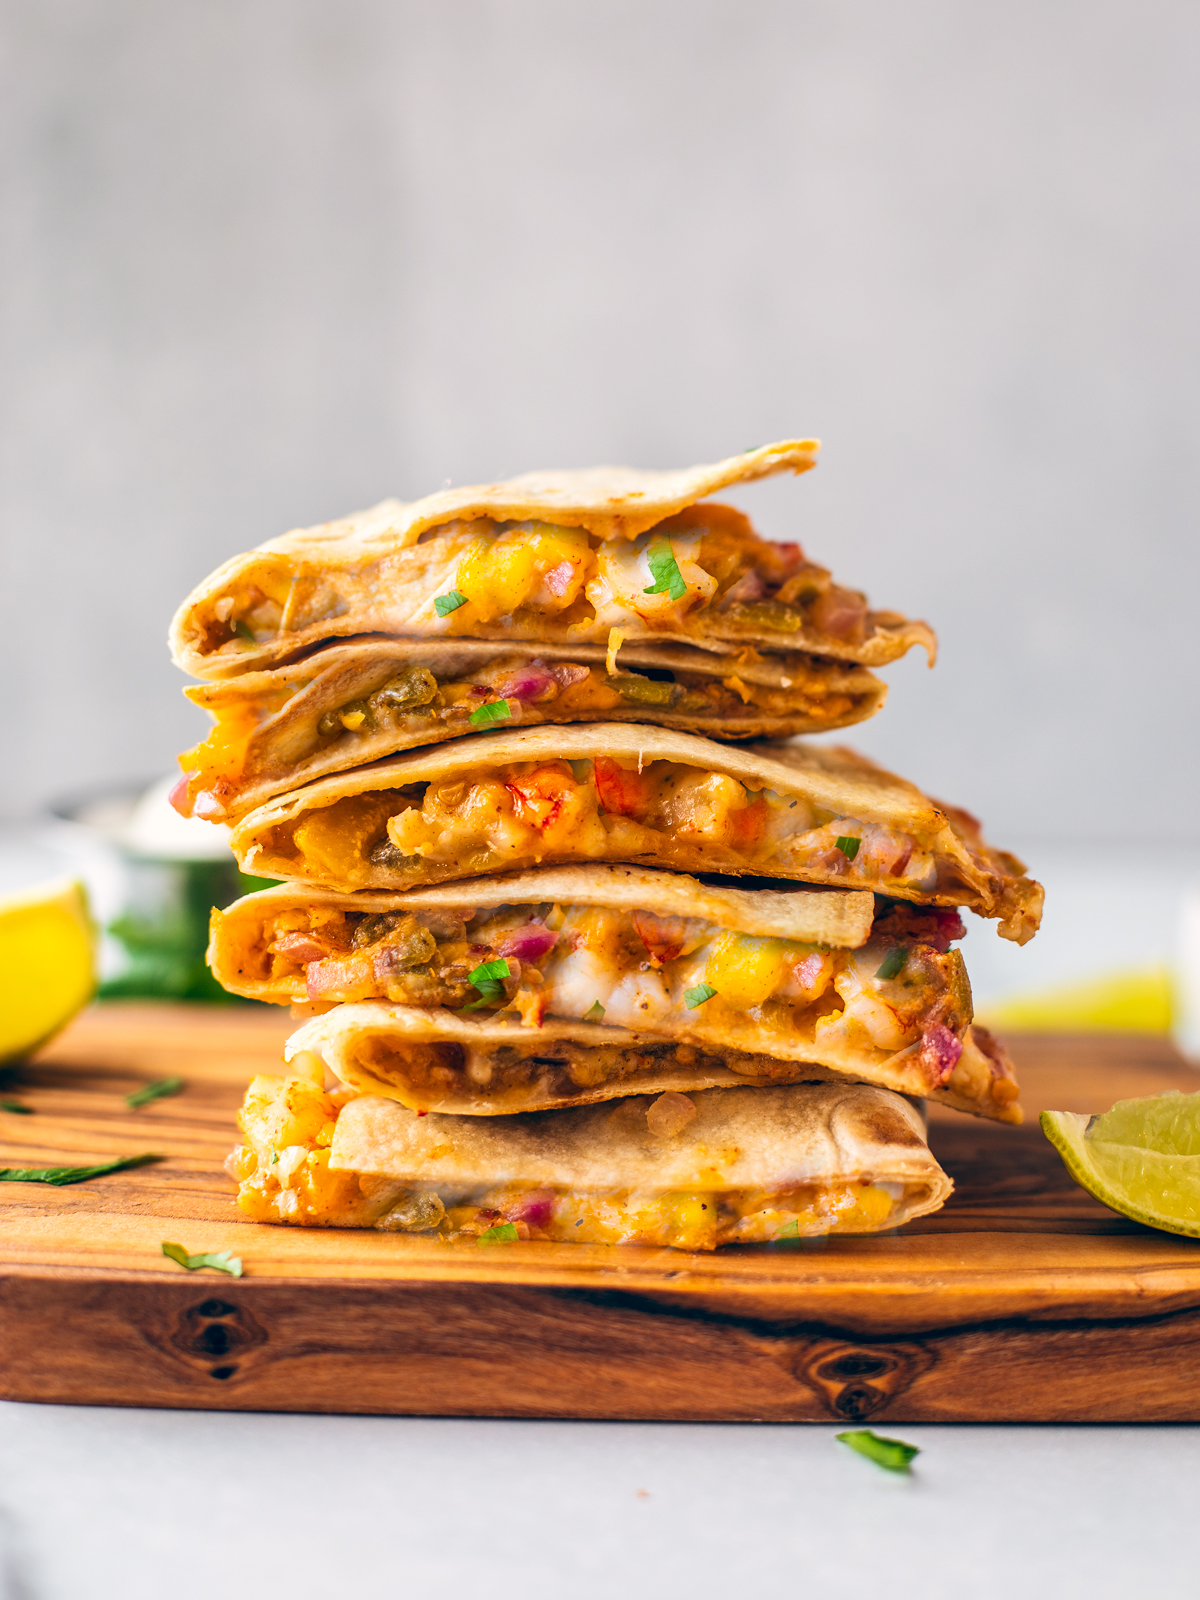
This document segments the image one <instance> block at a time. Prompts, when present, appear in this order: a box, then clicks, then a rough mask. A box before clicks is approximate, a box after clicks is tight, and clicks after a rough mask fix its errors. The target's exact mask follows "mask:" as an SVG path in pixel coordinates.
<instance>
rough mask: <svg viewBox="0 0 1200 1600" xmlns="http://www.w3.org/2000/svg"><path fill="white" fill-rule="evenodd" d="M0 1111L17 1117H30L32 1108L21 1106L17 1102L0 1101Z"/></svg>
mask: <svg viewBox="0 0 1200 1600" xmlns="http://www.w3.org/2000/svg"><path fill="white" fill-rule="evenodd" d="M0 1111H11V1112H13V1113H14V1114H15V1115H16V1116H18V1117H31V1116H32V1115H33V1107H32V1106H23V1105H22V1104H21V1102H20V1101H19V1100H0Z"/></svg>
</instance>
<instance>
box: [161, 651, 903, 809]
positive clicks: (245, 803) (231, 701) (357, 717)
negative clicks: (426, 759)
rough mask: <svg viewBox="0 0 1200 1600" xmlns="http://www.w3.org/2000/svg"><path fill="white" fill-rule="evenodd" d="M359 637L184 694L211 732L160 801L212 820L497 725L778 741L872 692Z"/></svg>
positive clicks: (858, 678) (874, 699) (654, 656)
mask: <svg viewBox="0 0 1200 1600" xmlns="http://www.w3.org/2000/svg"><path fill="white" fill-rule="evenodd" d="M613 665H614V668H615V670H613V671H610V670H609V669H608V664H607V662H606V659H605V651H604V649H603V648H602V647H601V646H600V645H576V646H574V647H572V648H569V647H567V646H566V645H532V644H528V645H527V644H510V645H497V644H496V643H495V642H492V641H486V640H479V639H458V640H451V641H449V642H447V641H444V640H436V639H409V640H399V639H380V638H373V639H360V640H354V641H353V642H351V643H348V644H335V645H327V646H326V647H325V648H323V649H320V650H317V651H316V652H315V653H314V654H312V655H309V656H306V657H305V658H304V659H303V660H301V661H298V662H295V663H294V664H293V665H292V666H288V667H276V668H274V669H273V670H271V671H266V672H247V673H243V674H242V676H241V677H238V678H227V679H224V680H222V681H220V682H217V683H203V684H196V685H194V686H192V687H190V688H188V689H185V690H184V693H185V694H186V695H187V696H188V698H189V699H190V700H192V701H194V702H195V703H196V704H197V705H200V706H203V707H204V708H205V709H206V710H208V711H209V712H211V713H212V715H213V716H214V717H215V718H216V724H217V725H216V727H215V728H213V729H212V731H211V733H210V734H209V736H208V738H207V739H205V740H204V741H203V743H201V744H199V745H197V746H196V747H195V749H193V750H189V751H187V752H186V753H185V754H184V755H182V756H180V758H179V764H180V766H181V767H182V768H183V769H184V772H185V774H186V776H185V778H184V780H183V782H182V783H181V784H180V785H179V786H178V789H177V790H176V793H175V796H174V803H175V805H176V807H177V809H178V810H180V811H181V812H182V813H183V814H184V815H185V816H191V815H194V816H200V817H204V818H206V819H207V820H209V821H212V822H225V821H229V820H231V819H235V818H237V817H241V816H244V815H245V814H246V813H247V812H248V811H252V810H253V809H254V808H255V807H256V806H260V805H263V804H264V803H265V802H266V801H268V800H270V799H273V798H274V797H275V796H276V795H278V794H285V793H287V792H288V791H289V790H292V789H296V788H299V787H300V785H301V784H304V783H310V782H312V781H313V780H314V779H316V778H323V777H325V776H327V775H328V774H329V773H331V772H342V771H344V770H346V769H347V768H349V767H359V766H363V765H364V764H365V763H367V762H370V761H377V760H379V759H381V758H382V757H384V756H389V755H392V754H394V753H395V752H396V751H398V750H410V749H412V748H414V747H415V746H417V745H426V744H438V743H441V742H442V741H443V740H446V739H455V738H459V737H461V736H463V735H466V734H477V733H482V732H488V731H491V730H494V729H495V728H497V727H515V726H517V725H521V726H525V727H528V726H536V725H538V724H544V723H564V722H597V721H619V722H628V721H629V720H630V719H631V718H635V719H636V720H637V721H639V722H647V723H652V724H654V725H656V726H658V727H663V728H680V729H684V730H687V731H690V732H693V733H704V734H710V735H712V736H713V737H714V738H717V739H721V740H727V739H728V740H740V739H779V738H786V737H789V736H790V735H792V734H796V733H819V732H822V731H824V730H827V729H831V728H843V727H847V726H849V724H851V723H853V722H861V721H863V720H864V718H866V717H870V716H873V715H874V713H875V712H876V711H878V710H879V708H880V706H881V705H882V704H883V700H884V696H885V695H886V693H887V690H886V688H885V687H884V685H883V684H882V683H881V682H880V680H879V679H878V678H877V677H875V675H874V674H873V673H871V672H868V671H867V669H866V668H865V667H859V666H854V665H852V664H851V665H847V664H845V663H843V662H837V661H821V660H819V659H817V658H816V657H815V656H806V655H800V654H797V653H792V654H789V655H772V656H761V657H760V656H759V655H758V654H757V652H756V651H753V650H751V651H747V652H746V659H745V660H743V659H742V658H741V657H737V658H735V659H734V660H733V661H731V660H730V658H729V657H727V656H716V655H713V654H712V653H711V652H708V651H704V650H694V649H692V648H690V647H689V646H687V645H660V644H641V645H626V646H625V648H624V649H623V650H622V651H621V654H620V659H619V661H617V662H614V664H613Z"/></svg>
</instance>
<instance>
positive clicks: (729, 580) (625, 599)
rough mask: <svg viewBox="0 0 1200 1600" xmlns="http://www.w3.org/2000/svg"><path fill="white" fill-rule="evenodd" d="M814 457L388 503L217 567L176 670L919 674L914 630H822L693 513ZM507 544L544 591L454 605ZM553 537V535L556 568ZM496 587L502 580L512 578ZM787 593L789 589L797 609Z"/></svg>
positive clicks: (746, 542) (879, 616) (750, 551)
mask: <svg viewBox="0 0 1200 1600" xmlns="http://www.w3.org/2000/svg"><path fill="white" fill-rule="evenodd" d="M816 448H817V447H816V444H815V442H814V441H812V440H799V441H785V442H784V443H781V444H776V445H768V446H764V447H763V448H762V449H761V450H752V451H747V452H746V453H745V454H743V455H741V456H735V457H732V458H731V459H730V460H728V461H723V462H719V463H717V464H716V465H715V466H710V467H696V468H693V469H690V470H688V471H685V472H672V473H655V472H634V471H630V470H627V469H625V468H612V467H603V468H595V469H592V470H589V471H584V472H546V473H533V474H529V475H527V476H526V477H524V478H518V479H514V480H513V481H512V482H510V483H506V484H492V485H485V486H483V487H481V488H465V489H457V490H449V491H443V492H441V493H439V494H435V495H431V496H429V497H428V498H427V499H425V500H419V501H416V502H415V503H413V504H410V505H402V504H401V503H400V502H399V501H395V500H386V501H383V502H382V503H381V504H380V505H378V506H376V507H374V508H373V509H372V510H370V511H364V512H361V513H358V514H357V515H355V516H351V517H347V518H345V519H344V520H343V521H340V522H331V523H326V524H324V525H323V526H321V527H317V528H308V529H299V530H296V531H295V532H292V533H288V534H285V535H284V536H283V537H282V538H279V539H274V540H270V541H268V543H266V544H264V545H261V546H259V548H258V549H257V550H253V551H249V552H247V553H246V554H244V555H239V556H235V557H234V558H233V559H232V560H230V561H227V562H225V563H224V565H223V566H221V567H219V568H218V569H217V571H216V572H214V573H213V574H212V575H211V576H210V577H209V578H207V579H205V581H204V582H203V583H202V584H200V585H199V586H198V587H197V588H196V589H195V590H193V592H192V593H191V594H190V595H189V596H188V598H187V600H185V601H184V603H183V605H182V607H181V608H180V610H179V611H178V612H177V614H176V616H175V619H174V622H173V623H172V627H171V648H172V652H173V655H174V659H175V661H176V663H177V664H178V665H179V666H180V667H182V668H183V669H184V671H185V672H190V673H192V674H193V675H195V676H196V677H201V678H224V677H229V676H236V675H238V674H240V673H243V672H249V671H258V670H262V669H264V668H267V667H271V666H277V665H280V664H281V663H285V662H290V661H294V660H296V659H297V658H298V657H299V656H300V655H302V654H303V653H304V652H305V651H306V650H308V649H310V648H311V647H312V646H314V645H316V644H318V643H320V642H322V641H324V640H328V639H331V638H344V637H347V636H349V635H352V634H365V633H384V634H391V635H402V636H406V637H438V638H453V637H464V636H466V637H473V638H477V639H480V638H491V639H504V640H515V639H524V640H532V641H537V642H554V643H570V644H580V643H592V644H602V645H607V644H608V642H609V639H610V634H611V632H612V630H613V629H618V630H620V632H621V633H622V634H623V635H624V637H625V638H627V639H629V640H634V639H657V640H659V641H664V640H670V641H675V642H680V643H691V644H693V645H696V646H698V647H700V648H703V649H706V650H711V651H715V652H717V653H718V654H724V655H732V654H737V653H739V652H741V651H743V650H744V649H745V648H746V646H747V645H751V646H758V647H759V648H761V649H764V650H768V651H777V652H790V651H796V650H803V651H807V652H809V653H811V654H813V655H819V656H823V657H828V658H831V659H835V660H841V661H853V662H858V663H859V664H861V665H863V666H880V665H884V664H886V663H887V662H889V661H894V660H896V659H897V658H898V657H900V656H902V655H903V654H904V653H905V652H906V651H907V650H909V649H911V648H912V647H913V646H914V645H921V646H923V647H924V648H925V650H926V652H927V654H928V655H929V658H930V660H931V661H932V659H933V654H934V651H935V648H936V640H935V638H934V635H933V633H932V631H931V630H930V628H929V627H928V625H927V624H925V623H923V622H912V621H909V620H908V619H907V618H904V617H902V616H900V615H899V614H898V613H896V612H891V611H870V610H861V606H862V604H863V603H862V602H861V597H860V601H859V602H855V604H857V605H858V606H859V609H860V611H861V615H859V616H858V618H857V620H855V621H853V622H851V621H848V620H847V618H846V616H845V615H842V614H839V616H838V617H837V618H835V617H834V615H833V613H832V612H830V613H826V612H825V611H823V610H822V609H821V602H820V600H819V599H818V596H819V595H820V594H823V593H824V592H825V591H826V590H829V586H830V583H831V579H830V575H829V573H828V572H826V571H825V570H824V569H823V568H816V567H814V566H812V565H811V563H805V561H804V558H803V555H802V553H801V552H800V550H799V547H798V546H790V547H785V546H781V545H772V544H769V543H767V542H765V541H763V540H760V539H758V538H757V536H756V535H755V534H754V532H753V529H752V528H751V527H750V524H749V523H748V522H747V520H746V519H745V517H744V516H742V514H741V513H740V512H736V511H734V510H732V509H731V508H728V507H721V506H716V505H712V504H711V503H709V504H708V505H707V507H706V508H705V509H704V510H703V511H702V512H700V513H697V512H696V511H695V510H694V508H695V507H696V505H697V503H698V502H700V501H702V500H703V498H704V497H705V496H706V495H709V494H712V493H714V492H715V490H717V489H720V488H723V487H727V486H729V485H732V484H736V483H748V482H751V481H753V480H754V479H756V478H764V477H768V476H770V475H771V474H773V473H776V472H784V471H792V472H801V471H806V470H807V469H808V468H809V467H811V466H812V465H814V463H815V452H816ZM701 524H703V525H704V528H707V529H708V530H709V538H710V554H709V560H710V565H711V564H712V563H713V562H716V564H717V565H718V566H720V565H722V564H724V565H725V568H726V570H724V571H723V572H721V573H714V572H711V571H710V570H709V568H708V567H700V566H698V565H695V564H694V561H695V557H696V555H697V552H698V551H699V548H700V539H701V535H702V532H703V529H702V527H701ZM504 530H508V531H509V532H510V533H511V534H513V535H515V537H516V540H517V543H518V545H521V544H523V545H525V546H526V547H529V546H530V545H531V543H532V542H536V541H537V540H538V539H544V538H546V537H549V538H550V541H551V542H550V543H549V544H546V545H545V553H546V561H547V564H546V565H545V566H544V569H543V567H541V566H539V567H538V568H537V571H538V572H539V573H540V574H541V577H540V578H538V579H537V580H536V581H535V579H534V578H533V577H530V581H529V583H527V584H525V585H524V586H523V587H521V588H520V589H519V590H518V591H514V595H515V598H512V599H511V600H507V599H506V600H503V601H501V600H497V605H498V607H499V608H498V609H496V606H493V604H492V600H493V599H495V598H496V596H498V595H506V594H508V592H509V591H508V589H507V588H506V587H505V584H506V582H507V579H506V578H504V577H503V576H502V575H501V574H499V573H498V572H497V573H496V574H494V575H493V576H494V578H495V583H499V585H500V587H499V588H498V589H497V588H495V585H494V583H493V579H492V578H488V579H487V580H486V582H484V586H483V588H481V589H480V590H479V591H478V593H477V594H476V597H475V600H474V601H473V602H470V603H468V602H469V595H468V597H467V599H464V596H463V594H462V593H461V592H460V590H459V588H458V585H459V584H460V583H461V584H462V585H463V587H464V588H466V589H468V590H470V588H471V585H470V584H469V583H468V582H467V579H466V578H464V577H461V576H460V573H461V572H462V571H465V570H466V567H465V566H464V563H468V562H470V561H477V560H479V559H482V557H481V556H480V550H481V548H482V547H481V545H480V540H481V539H483V540H484V541H485V543H486V542H487V541H488V540H491V539H493V538H498V537H500V536H501V535H502V534H503V533H504ZM575 530H584V536H583V538H582V541H580V539H579V538H572V537H571V535H572V534H573V533H574V532H575ZM650 530H655V531H654V532H653V533H651V531H650ZM557 535H564V539H561V540H560V541H559V542H560V543H561V544H562V549H561V550H558V547H557V546H556V545H554V542H553V541H554V538H555V537H556V536H557ZM629 540H634V541H637V540H640V541H641V548H640V549H639V550H637V551H633V552H629V553H628V555H627V556H626V555H623V554H622V553H621V551H620V550H619V549H615V548H614V547H616V546H618V545H621V544H624V543H625V542H626V541H629ZM713 540H715V541H716V543H712V542H711V541H713ZM653 541H657V545H656V548H667V549H668V550H669V552H670V553H672V554H673V555H674V557H676V558H677V559H678V561H679V562H681V563H682V567H676V568H675V575H674V582H678V583H681V584H682V585H683V588H682V589H681V590H679V591H678V592H676V591H675V589H674V587H673V583H672V582H667V581H665V580H662V574H661V572H658V571H656V570H654V569H652V567H651V565H650V560H651V555H652V554H653V552H652V550H651V548H650V544H651V542H653ZM664 541H668V544H666V545H664ZM730 541H732V543H731V542H730ZM719 549H723V550H725V551H726V552H727V554H728V561H726V560H725V557H723V556H720V555H719V554H718V553H717V552H718V550H719ZM553 551H557V553H556V554H554V553H552V552H553ZM605 551H607V553H606V554H604V553H603V552H605ZM589 552H590V553H589ZM731 552H734V553H731ZM525 554H526V555H529V550H528V548H527V549H526V551H525ZM507 560H508V558H507V557H506V558H505V561H506V562H507ZM563 562H565V565H562V563H563ZM730 563H732V565H730ZM776 569H778V570H776ZM505 572H506V573H508V575H509V577H511V575H512V568H511V563H509V564H508V565H506V567H505ZM572 573H574V577H572ZM555 574H559V576H558V578H556V577H555ZM564 574H565V576H564ZM681 574H682V576H681ZM804 574H808V576H807V577H806V576H804ZM810 578H811V580H812V582H811V583H810V581H809V580H810ZM789 580H790V581H792V582H793V587H794V584H795V583H797V582H798V583H799V584H800V586H801V587H800V588H799V589H795V590H794V592H793V590H790V589H789V588H788V582H789ZM481 581H483V580H481ZM656 582H658V583H659V584H660V586H659V587H658V588H654V587H653V586H654V585H655V584H656ZM664 583H665V586H663V584H664ZM539 584H541V586H542V587H540V588H539V587H538V585H539ZM813 584H815V587H814V586H813ZM547 585H548V587H546V586H547ZM556 585H557V586H556ZM581 585H586V596H585V593H584V590H583V589H582V588H581V587H580V586H581ZM618 591H619V593H618ZM836 592H837V593H838V594H840V595H842V596H844V597H849V596H851V593H852V592H851V591H848V590H841V589H838V590H837V591H836ZM780 595H782V596H783V598H778V596H780ZM538 596H540V598H538ZM556 596H557V597H558V598H555V597H556ZM439 600H440V601H441V606H440V607H439V606H438V605H437V604H435V601H439Z"/></svg>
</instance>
